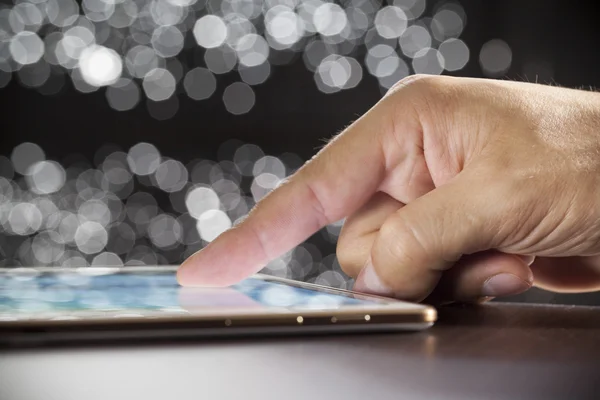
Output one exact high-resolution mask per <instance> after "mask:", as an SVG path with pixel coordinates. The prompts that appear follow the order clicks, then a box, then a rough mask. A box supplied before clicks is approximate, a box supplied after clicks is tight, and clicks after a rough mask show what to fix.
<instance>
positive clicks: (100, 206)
mask: <svg viewBox="0 0 600 400" xmlns="http://www.w3.org/2000/svg"><path fill="white" fill-rule="evenodd" d="M77 216H78V218H79V220H80V221H81V222H87V221H92V222H96V223H98V224H100V225H102V226H108V225H109V224H110V222H111V219H112V217H111V212H110V209H109V208H108V206H107V205H106V204H105V203H104V202H103V201H101V200H95V199H92V200H87V201H85V202H84V203H82V204H81V205H80V206H79V210H78V211H77Z"/></svg>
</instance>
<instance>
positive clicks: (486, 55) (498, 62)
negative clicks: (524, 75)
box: [479, 39, 512, 77]
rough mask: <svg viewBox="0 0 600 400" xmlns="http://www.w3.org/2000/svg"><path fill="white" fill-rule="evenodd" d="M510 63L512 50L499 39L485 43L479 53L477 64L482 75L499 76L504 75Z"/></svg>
mask: <svg viewBox="0 0 600 400" xmlns="http://www.w3.org/2000/svg"><path fill="white" fill-rule="evenodd" d="M511 63H512V50H511V49H510V47H509V46H508V44H507V43H506V42H505V41H503V40H499V39H494V40H490V41H489V42H487V43H485V44H484V45H483V47H482V48H481V52H480V53H479V64H480V65H481V69H482V71H483V73H484V75H486V76H489V77H500V76H502V75H504V74H505V73H506V72H507V71H508V69H509V68H510V65H511Z"/></svg>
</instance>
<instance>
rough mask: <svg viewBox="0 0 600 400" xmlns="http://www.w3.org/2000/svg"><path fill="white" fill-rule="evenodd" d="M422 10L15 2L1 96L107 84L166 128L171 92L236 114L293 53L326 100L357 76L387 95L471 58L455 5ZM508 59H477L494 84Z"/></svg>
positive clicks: (497, 50)
mask: <svg viewBox="0 0 600 400" xmlns="http://www.w3.org/2000/svg"><path fill="white" fill-rule="evenodd" d="M430 3H431V2H430ZM427 5H428V2H427V1H426V0H394V1H389V2H384V3H381V2H378V1H371V0H349V1H344V2H336V1H329V0H327V1H323V0H286V1H270V0H269V1H265V2H262V1H256V0H227V1H223V2H219V1H212V0H211V1H196V0H152V1H148V2H140V1H138V0H118V1H113V0H110V1H108V0H83V1H82V2H81V4H78V3H77V2H75V1H74V0H44V1H41V0H40V1H38V0H22V1H18V2H17V3H16V4H15V5H14V6H12V7H5V8H3V9H2V10H0V14H1V15H2V17H1V18H0V32H2V36H1V37H0V88H2V87H5V86H7V85H8V84H10V82H11V81H12V74H16V75H17V76H18V79H17V81H18V82H19V83H20V84H21V85H23V86H24V87H27V88H33V89H37V90H38V91H39V92H40V93H42V94H45V95H53V94H56V93H58V92H60V91H62V90H63V88H64V87H65V76H67V77H70V80H71V81H72V83H73V87H74V88H75V89H76V90H77V91H79V92H81V93H92V92H95V91H97V90H98V88H99V87H107V88H106V90H105V98H106V101H107V103H108V105H109V106H110V107H111V108H112V109H114V110H115V111H128V110H132V109H134V108H136V107H139V105H140V103H141V104H142V107H144V106H145V108H146V110H147V112H148V113H149V114H150V116H152V117H153V118H155V119H157V120H165V119H169V118H172V117H174V116H175V115H176V114H177V112H178V111H179V110H180V108H181V104H180V102H181V96H180V94H181V95H183V96H186V97H188V98H190V99H193V100H205V99H209V98H211V97H213V95H216V96H222V97H221V98H222V100H223V101H222V103H223V104H222V106H223V107H224V108H225V110H227V111H228V112H229V113H231V114H233V115H243V114H246V113H249V112H251V111H252V109H253V108H254V106H255V104H256V102H257V101H260V99H257V98H256V96H257V94H256V93H255V91H254V89H253V88H252V87H251V86H256V85H261V84H263V83H265V82H266V81H267V80H268V79H269V77H270V76H271V75H272V74H273V69H274V68H281V67H282V66H284V65H286V64H289V63H291V62H293V60H295V59H297V57H296V54H299V55H301V57H302V60H303V62H304V64H305V66H306V68H307V69H308V70H309V71H311V72H312V73H314V82H315V87H316V89H318V90H319V91H320V92H322V93H324V94H332V93H336V92H339V91H341V90H349V89H353V88H355V87H357V86H358V85H359V84H360V83H361V82H362V81H363V78H364V74H365V73H366V72H368V73H369V74H371V75H372V76H374V77H375V78H376V82H378V83H379V85H380V86H381V87H382V88H383V89H384V91H385V89H387V88H389V87H391V86H392V85H393V84H394V83H395V82H396V81H397V80H399V79H401V78H403V77H405V76H407V75H410V74H412V73H426V74H441V73H444V71H449V72H456V71H460V70H461V69H463V68H464V67H465V66H466V65H467V63H468V61H469V59H470V51H469V48H468V46H467V45H466V44H465V42H464V41H462V40H461V39H460V35H461V34H462V32H463V31H464V29H465V27H466V22H467V21H466V14H465V12H464V10H463V8H462V7H461V6H460V4H459V3H458V2H455V1H447V2H442V3H439V4H438V3H436V4H435V6H434V7H431V9H430V11H431V13H430V14H428V13H427V10H428V7H427ZM382 46H384V47H382ZM383 50H385V51H383ZM384 53H385V54H384ZM511 58H512V56H511V54H510V48H508V47H507V45H506V43H504V42H501V41H491V42H488V43H486V45H485V46H484V47H483V48H482V49H481V52H480V57H479V61H480V65H481V67H482V69H483V71H484V73H485V74H486V75H488V76H501V75H502V74H503V73H504V72H505V71H506V70H507V69H508V67H509V66H510V63H511ZM54 66H57V67H60V68H62V69H64V71H65V73H64V74H62V73H57V71H58V70H56V69H54ZM365 68H366V71H364V69H365ZM229 74H234V75H229ZM226 75H229V76H227V77H226V78H225V77H224V79H226V83H225V84H223V85H222V87H221V84H220V76H226ZM231 77H233V79H234V80H237V82H232V81H231ZM217 92H219V93H217Z"/></svg>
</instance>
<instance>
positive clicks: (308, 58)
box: [304, 40, 335, 71]
mask: <svg viewBox="0 0 600 400" xmlns="http://www.w3.org/2000/svg"><path fill="white" fill-rule="evenodd" d="M334 53H335V51H334V48H333V46H331V45H329V44H326V43H325V42H323V41H321V40H315V41H313V42H310V43H309V44H308V45H307V46H306V48H305V49H304V64H305V65H306V67H307V68H308V69H309V70H311V71H316V70H317V68H318V67H319V65H321V62H322V61H323V59H325V57H327V56H330V55H332V54H334Z"/></svg>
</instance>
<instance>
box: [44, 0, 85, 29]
mask: <svg viewBox="0 0 600 400" xmlns="http://www.w3.org/2000/svg"><path fill="white" fill-rule="evenodd" d="M46 14H47V15H48V20H49V21H50V22H51V23H52V24H54V25H56V26H58V27H64V26H69V25H71V24H72V23H73V22H75V21H76V20H77V17H78V16H79V5H78V4H77V3H76V2H75V1H74V0H48V2H47V3H46Z"/></svg>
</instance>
